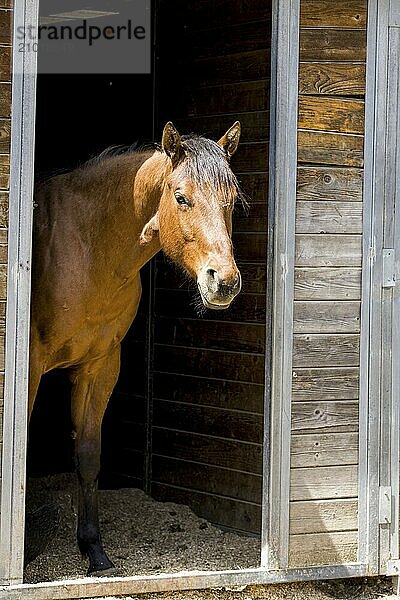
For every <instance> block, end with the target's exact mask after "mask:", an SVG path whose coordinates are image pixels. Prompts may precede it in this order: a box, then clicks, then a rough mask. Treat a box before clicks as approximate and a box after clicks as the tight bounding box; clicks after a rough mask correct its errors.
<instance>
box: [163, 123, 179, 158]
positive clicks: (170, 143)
mask: <svg viewBox="0 0 400 600" xmlns="http://www.w3.org/2000/svg"><path fill="white" fill-rule="evenodd" d="M161 146H162V149H163V150H164V152H166V153H167V154H168V156H169V157H170V159H171V160H172V162H177V160H178V159H179V156H180V154H181V150H182V148H181V136H180V135H179V133H178V131H177V129H176V127H175V126H174V125H173V124H172V123H171V121H168V123H167V124H166V125H165V127H164V131H163V134H162V141H161Z"/></svg>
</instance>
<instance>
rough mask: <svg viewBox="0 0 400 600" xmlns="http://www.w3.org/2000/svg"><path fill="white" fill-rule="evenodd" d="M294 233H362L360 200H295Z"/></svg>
mask: <svg viewBox="0 0 400 600" xmlns="http://www.w3.org/2000/svg"><path fill="white" fill-rule="evenodd" d="M296 233H317V234H318V233H319V234H323V233H338V234H343V233H362V202H330V201H328V202H327V201H323V202H318V201H306V202H297V204H296Z"/></svg>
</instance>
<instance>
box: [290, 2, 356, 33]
mask: <svg viewBox="0 0 400 600" xmlns="http://www.w3.org/2000/svg"><path fill="white" fill-rule="evenodd" d="M300 7H301V8H300V27H342V28H346V29H366V26H367V3H366V2H365V0H336V1H335V2H332V0H318V1H316V0H302V1H301V5H300Z"/></svg>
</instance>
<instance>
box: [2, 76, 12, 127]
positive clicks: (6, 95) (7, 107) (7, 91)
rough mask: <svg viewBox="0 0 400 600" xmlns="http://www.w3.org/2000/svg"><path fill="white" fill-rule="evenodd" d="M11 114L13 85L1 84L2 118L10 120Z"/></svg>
mask: <svg viewBox="0 0 400 600" xmlns="http://www.w3.org/2000/svg"><path fill="white" fill-rule="evenodd" d="M10 114H11V84H10V83H0V117H5V118H7V119H8V118H9V117H10Z"/></svg>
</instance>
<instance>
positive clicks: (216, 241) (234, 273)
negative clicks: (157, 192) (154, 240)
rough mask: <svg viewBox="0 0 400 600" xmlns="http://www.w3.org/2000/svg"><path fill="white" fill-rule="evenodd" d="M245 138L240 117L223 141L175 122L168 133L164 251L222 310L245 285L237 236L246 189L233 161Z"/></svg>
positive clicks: (161, 223) (160, 221)
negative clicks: (237, 214) (183, 130)
mask: <svg viewBox="0 0 400 600" xmlns="http://www.w3.org/2000/svg"><path fill="white" fill-rule="evenodd" d="M239 137H240V123H239V122H238V121H237V122H236V123H234V125H233V126H232V127H231V128H230V129H229V130H228V131H227V132H226V134H225V135H224V136H222V138H221V139H220V140H219V141H218V142H213V141H211V140H209V139H206V138H203V137H196V136H182V137H181V136H180V135H179V133H178V132H177V130H176V129H175V127H174V126H173V125H172V123H167V124H166V126H165V128H164V132H163V137H162V149H163V151H164V153H166V154H167V155H168V157H169V163H170V165H169V167H170V168H169V169H168V176H167V177H166V180H165V186H164V190H163V193H162V197H161V201H160V206H159V209H158V213H157V215H156V216H155V217H154V219H155V223H154V221H153V227H155V228H157V229H158V231H159V235H160V242H161V246H162V248H163V250H164V252H165V253H166V254H167V255H168V256H169V257H170V258H171V259H172V260H173V261H174V262H175V263H177V264H179V265H180V266H182V267H183V268H184V269H185V270H186V271H187V272H188V273H189V274H190V275H191V276H192V277H193V278H194V279H195V280H196V282H197V286H198V289H199V292H200V294H201V298H202V301H203V304H204V305H205V306H206V307H207V308H212V309H217V310H218V309H224V308H228V306H229V305H230V303H231V302H232V300H233V298H234V297H235V296H236V295H237V294H238V293H239V292H240V288H241V276H240V273H239V270H238V268H237V266H236V263H235V260H234V257H233V249H232V241H231V235H232V211H233V207H234V203H235V200H236V198H237V196H238V195H239V194H240V190H239V186H238V182H237V179H236V177H235V175H234V174H233V172H232V170H231V168H230V166H229V159H230V157H231V156H232V155H233V154H234V152H235V151H236V149H237V146H238V143H239ZM150 226H151V225H150Z"/></svg>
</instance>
